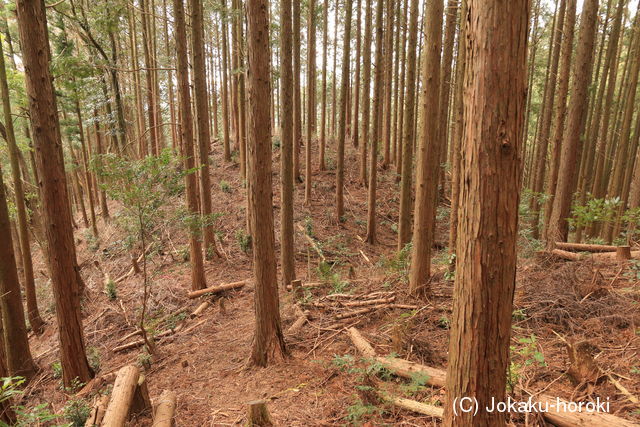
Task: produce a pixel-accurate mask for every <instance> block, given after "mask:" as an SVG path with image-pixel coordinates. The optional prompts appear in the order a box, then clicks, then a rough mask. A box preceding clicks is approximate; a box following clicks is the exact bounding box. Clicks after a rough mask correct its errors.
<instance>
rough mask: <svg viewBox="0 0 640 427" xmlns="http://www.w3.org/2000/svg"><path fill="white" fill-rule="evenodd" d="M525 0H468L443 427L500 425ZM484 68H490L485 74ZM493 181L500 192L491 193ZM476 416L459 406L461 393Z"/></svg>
mask: <svg viewBox="0 0 640 427" xmlns="http://www.w3.org/2000/svg"><path fill="white" fill-rule="evenodd" d="M528 3H529V2H528V1H510V0H489V1H487V0H470V1H469V9H468V10H469V12H468V14H467V17H466V18H465V20H464V21H465V22H467V23H468V35H467V37H466V40H467V68H466V73H465V98H466V102H465V110H464V113H465V114H464V116H465V128H464V139H463V141H464V142H463V150H462V168H461V169H462V170H461V179H460V186H461V188H460V199H459V200H460V212H459V215H458V219H459V223H458V225H459V237H458V243H457V250H456V254H457V256H458V262H457V263H456V266H457V267H456V279H455V285H454V301H455V303H454V311H453V317H452V329H451V339H450V342H449V363H448V365H447V385H446V389H447V399H446V404H445V408H444V425H445V426H476V425H477V426H481V425H484V426H489V425H495V426H497V425H504V424H505V422H506V419H505V415H504V413H500V412H498V411H493V412H488V411H485V410H483V409H484V408H485V407H486V405H489V404H491V401H492V399H495V400H496V401H504V399H505V386H506V377H507V375H506V372H507V365H508V363H509V343H510V333H511V316H512V308H513V294H514V289H515V278H516V251H517V247H516V244H517V237H518V202H519V193H520V181H521V176H522V173H521V169H522V167H521V159H522V157H521V153H522V145H523V143H522V136H523V130H524V118H525V108H526V91H527V87H526V85H527V77H526V65H527V61H526V58H527V25H528V22H529V19H528V11H529V5H528ZM487 70H492V72H487ZM496 188H500V191H499V192H498V191H496ZM469 396H472V397H473V398H474V399H477V402H478V408H479V411H478V412H477V413H475V414H474V413H473V412H471V413H461V412H460V411H456V412H457V415H456V414H455V412H454V411H455V410H454V404H455V402H457V401H458V400H459V399H460V398H462V397H469Z"/></svg>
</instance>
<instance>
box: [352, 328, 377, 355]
mask: <svg viewBox="0 0 640 427" xmlns="http://www.w3.org/2000/svg"><path fill="white" fill-rule="evenodd" d="M347 332H349V337H350V338H351V342H353V345H354V346H356V348H357V349H358V351H359V352H360V353H362V355H363V356H364V357H369V358H373V357H376V351H375V350H374V349H373V347H372V346H371V344H369V342H368V341H367V340H366V339H365V338H364V337H363V336H362V334H361V333H360V331H359V330H357V329H356V328H354V327H351V328H349V329H347Z"/></svg>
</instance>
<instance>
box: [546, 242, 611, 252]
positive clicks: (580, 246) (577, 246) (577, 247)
mask: <svg viewBox="0 0 640 427" xmlns="http://www.w3.org/2000/svg"><path fill="white" fill-rule="evenodd" d="M556 248H558V249H562V250H564V251H572V252H615V251H616V248H617V246H612V245H590V244H587V243H567V242H556Z"/></svg>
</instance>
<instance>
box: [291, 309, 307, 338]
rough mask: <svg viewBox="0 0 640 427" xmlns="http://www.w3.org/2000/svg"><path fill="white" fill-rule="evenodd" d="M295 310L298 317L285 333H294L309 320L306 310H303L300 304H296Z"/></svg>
mask: <svg viewBox="0 0 640 427" xmlns="http://www.w3.org/2000/svg"><path fill="white" fill-rule="evenodd" d="M295 311H296V315H297V316H298V318H297V319H296V321H295V322H293V324H292V325H291V326H290V327H289V329H288V330H287V334H289V335H294V334H296V333H297V332H298V331H299V330H300V329H301V328H302V327H303V326H304V324H305V323H307V322H308V321H309V317H308V312H306V311H303V310H302V309H301V308H300V306H298V305H296V310H295Z"/></svg>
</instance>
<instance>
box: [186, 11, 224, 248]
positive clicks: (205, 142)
mask: <svg viewBox="0 0 640 427" xmlns="http://www.w3.org/2000/svg"><path fill="white" fill-rule="evenodd" d="M189 5H190V11H191V43H192V62H193V83H194V85H193V93H194V97H195V101H196V103H195V104H196V107H195V110H196V128H197V131H198V138H197V140H198V148H199V154H200V165H198V166H199V175H200V202H201V205H200V208H201V210H202V215H203V216H204V217H205V223H206V222H208V220H207V217H209V216H210V215H211V214H212V212H213V211H212V208H211V178H210V176H209V147H210V145H211V134H210V133H209V130H210V123H209V101H208V96H207V92H208V91H207V71H206V63H205V56H204V55H205V52H204V18H203V11H202V0H189ZM203 237H204V252H205V256H206V257H210V256H212V255H213V254H214V253H218V250H217V249H216V241H215V235H214V234H213V225H212V224H209V225H208V226H207V225H205V227H204V230H203Z"/></svg>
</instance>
